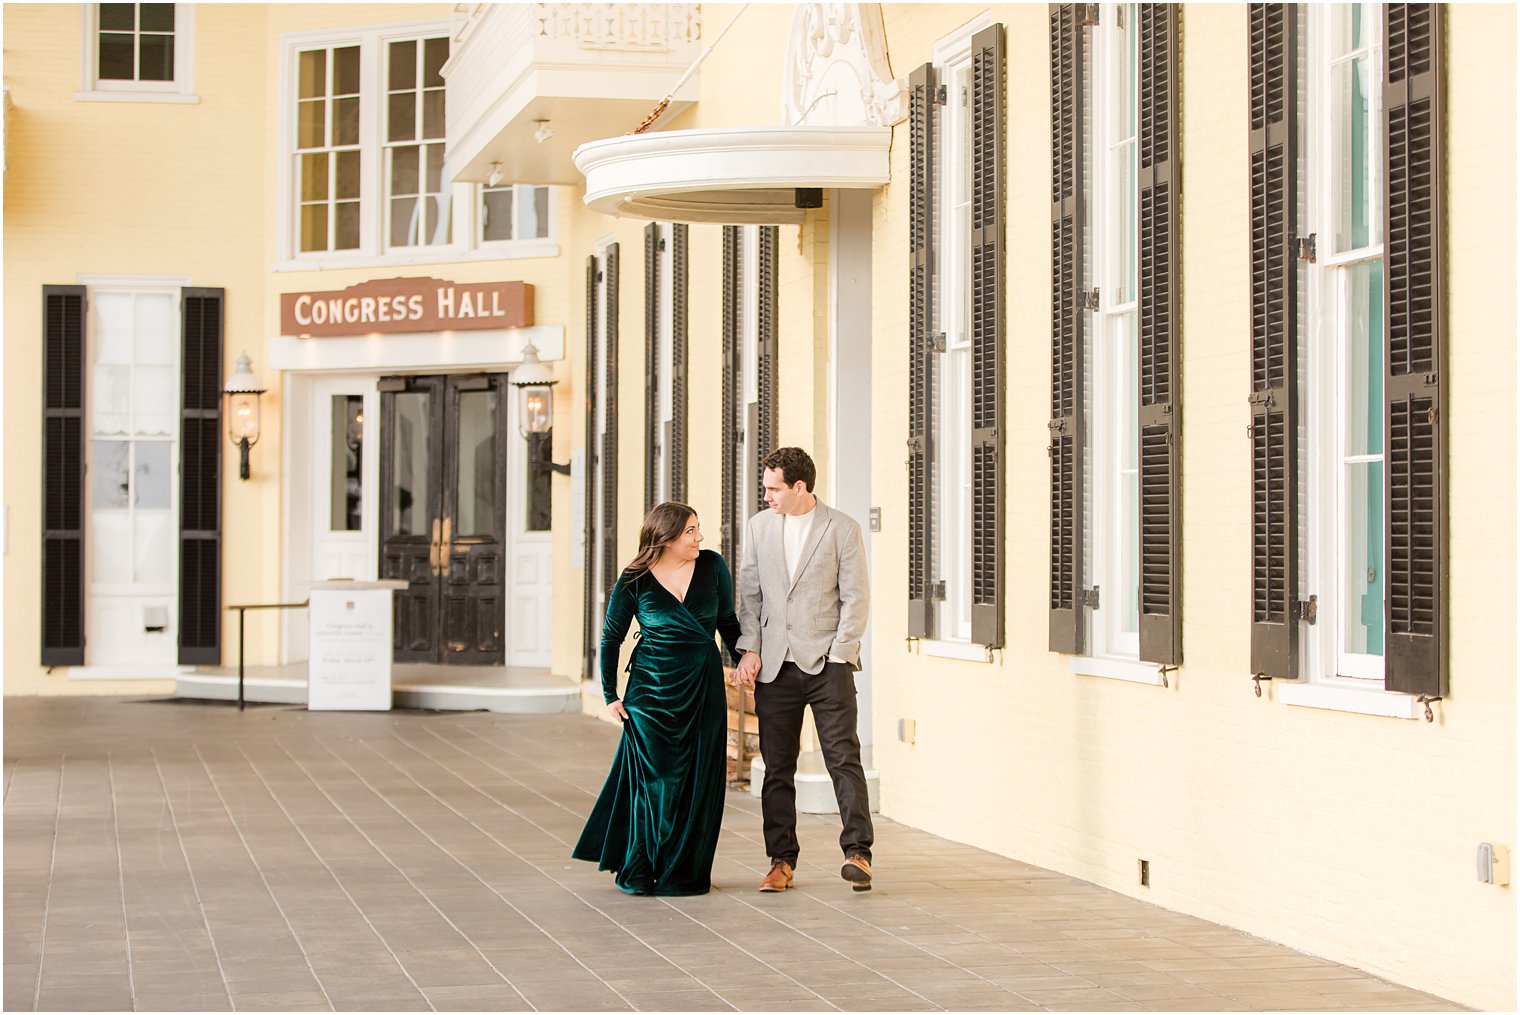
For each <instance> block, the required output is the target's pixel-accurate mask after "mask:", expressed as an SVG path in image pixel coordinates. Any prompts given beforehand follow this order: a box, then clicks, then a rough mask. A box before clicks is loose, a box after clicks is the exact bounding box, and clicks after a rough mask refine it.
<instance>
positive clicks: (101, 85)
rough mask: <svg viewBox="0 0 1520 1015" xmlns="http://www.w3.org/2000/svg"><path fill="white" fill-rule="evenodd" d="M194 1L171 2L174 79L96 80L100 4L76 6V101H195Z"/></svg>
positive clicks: (196, 101)
mask: <svg viewBox="0 0 1520 1015" xmlns="http://www.w3.org/2000/svg"><path fill="white" fill-rule="evenodd" d="M195 7H196V5H195V4H175V5H174V79H173V80H172V81H101V80H99V79H98V77H97V76H96V75H97V71H98V67H99V40H100V4H80V5H79V30H80V46H79V91H77V92H75V93H74V99H75V100H76V101H79V102H167V103H198V102H200V101H201V99H200V96H199V95H196V94H195Z"/></svg>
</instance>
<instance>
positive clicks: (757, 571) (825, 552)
mask: <svg viewBox="0 0 1520 1015" xmlns="http://www.w3.org/2000/svg"><path fill="white" fill-rule="evenodd" d="M813 511H814V512H815V517H814V518H813V528H812V530H811V531H809V532H808V539H807V542H806V543H805V544H804V545H803V547H802V556H801V557H800V558H798V561H797V574H796V577H795V578H793V579H788V578H787V574H786V552H785V550H784V549H783V548H782V546H781V515H778V514H777V513H776V512H774V511H771V510H769V509H767V510H764V511H760V512H759V513H757V514H754V515H751V516H750V519H749V522H748V523H747V524H746V525H745V526H744V553H743V560H742V561H741V562H740V564H739V626H740V628H741V633H740V635H739V649H740V650H741V651H744V652H759V653H760V675H759V677H758V679H759V680H760V681H761V682H762V683H767V682H769V681H772V680H775V679H776V673H777V671H778V670H780V669H781V663H782V661H783V660H785V659H786V653H787V649H788V648H790V649H791V652H792V659H793V661H794V662H796V664H797V665H798V666H800V667H801V668H802V669H803V670H804V671H806V672H808V673H817V672H818V671H819V670H821V669H822V668H823V664H824V663H825V662H826V661H827V660H828V658H829V657H830V656H833V657H834V658H835V659H840V660H843V661H844V662H846V663H848V664H849V665H850V667H851V668H852V669H857V670H858V669H860V639H861V637H862V636H863V635H864V634H865V630H866V614H867V610H868V609H869V607H870V599H871V589H870V582H869V579H868V577H867V575H866V544H865V540H864V539H863V538H862V537H861V535H860V526H859V525H858V524H857V523H856V522H855V519H853V518H851V517H850V516H849V515H847V514H844V513H843V512H841V511H835V510H834V509H832V508H829V507H826V506H825V505H824V503H823V501H819V502H818V505H817V506H816V507H815V508H813Z"/></svg>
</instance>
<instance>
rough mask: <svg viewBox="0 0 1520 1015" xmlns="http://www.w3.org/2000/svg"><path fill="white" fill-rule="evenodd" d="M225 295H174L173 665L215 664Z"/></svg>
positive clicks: (217, 653) (218, 615)
mask: <svg viewBox="0 0 1520 1015" xmlns="http://www.w3.org/2000/svg"><path fill="white" fill-rule="evenodd" d="M225 310H226V290H223V289H182V290H181V291H180V326H181V331H182V337H183V346H182V351H183V377H184V383H183V385H182V387H181V394H180V404H181V411H180V435H179V439H180V445H179V447H180V454H179V491H180V493H179V663H180V665H181V666H219V665H221V662H222V454H221V452H222V336H223V333H224V330H225V327H226V324H225V318H226V314H225Z"/></svg>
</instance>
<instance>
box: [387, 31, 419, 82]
mask: <svg viewBox="0 0 1520 1015" xmlns="http://www.w3.org/2000/svg"><path fill="white" fill-rule="evenodd" d="M416 87H417V43H416V41H415V40H410V39H409V40H407V41H406V42H393V43H391V69H390V90H391V91H393V92H397V91H412V90H415V89H416Z"/></svg>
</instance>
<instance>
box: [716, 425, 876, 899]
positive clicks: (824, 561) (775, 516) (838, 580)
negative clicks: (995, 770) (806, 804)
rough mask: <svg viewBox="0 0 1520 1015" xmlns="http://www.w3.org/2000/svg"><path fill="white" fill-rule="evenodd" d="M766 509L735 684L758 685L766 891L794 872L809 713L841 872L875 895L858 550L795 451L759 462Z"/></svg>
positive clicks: (856, 538) (751, 527) (742, 586)
mask: <svg viewBox="0 0 1520 1015" xmlns="http://www.w3.org/2000/svg"><path fill="white" fill-rule="evenodd" d="M762 464H763V467H764V470H765V472H764V485H765V502H766V503H767V504H768V505H770V510H769V511H762V512H760V513H759V514H756V515H754V516H753V517H751V518H750V520H749V523H748V524H747V525H746V526H745V529H744V552H743V560H742V562H741V564H740V567H739V625H740V627H741V629H742V634H741V635H740V637H739V648H740V649H741V650H742V651H743V652H744V657H743V658H742V659H741V660H740V661H739V666H738V667H737V668H736V670H735V671H734V672H735V680H736V682H737V683H740V684H745V685H755V684H756V682H757V681H758V685H757V686H755V713H756V716H757V717H758V718H759V721H760V756H761V758H763V759H764V761H765V782H764V783H763V784H762V785H761V788H760V811H761V814H762V816H763V818H764V825H765V849H766V852H767V853H769V854H770V860H771V869H770V871H769V873H767V874H766V875H765V879H764V880H762V881H761V882H760V891H762V892H781V891H785V890H786V889H787V888H789V887H790V886H791V884H792V876H793V871H794V870H795V869H796V866H797V852H798V844H797V787H796V782H795V779H796V775H797V753H798V749H799V740H800V738H801V735H802V713H803V709H804V708H806V707H807V706H809V705H811V706H812V709H813V721H814V723H815V724H816V725H817V727H818V741H819V746H820V747H822V749H823V758H824V762H825V764H827V766H828V770H829V778H830V779H832V780H833V782H834V798H835V799H836V800H838V801H839V816H840V818H841V819H842V821H843V824H844V827H843V829H842V831H841V832H840V835H839V845H840V847H841V848H842V849H843V850H844V864H843V866H842V867H841V868H840V875H841V876H842V877H843V878H844V879H845V880H846V881H848V882H850V884H851V887H853V888H854V889H855V890H856V891H857V892H860V891H867V890H869V889H870V887H871V843H872V840H873V838H874V835H873V832H872V829H871V807H870V802H869V800H868V799H867V796H866V775H865V770H864V769H863V768H861V764H860V739H859V737H857V736H856V733H855V717H856V707H855V671H856V670H858V669H860V639H861V637H862V636H863V635H864V634H865V629H866V610H867V607H868V606H869V597H870V590H869V586H868V584H867V579H866V548H865V541H864V540H863V539H862V538H861V535H860V526H859V525H857V524H856V523H855V520H854V519H852V518H850V517H849V516H848V515H845V514H843V513H841V512H838V511H834V510H832V509H830V508H828V507H826V506H824V504H823V503H821V502H820V501H819V500H818V498H817V497H815V496H814V495H813V481H814V480H815V479H816V478H817V470H816V469H815V468H814V466H813V460H812V459H811V458H809V457H808V454H807V452H805V451H803V450H802V449H801V448H777V449H776V450H775V451H773V452H771V453H770V454H769V455H767V456H766V458H765V461H764V462H763V463H762Z"/></svg>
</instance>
